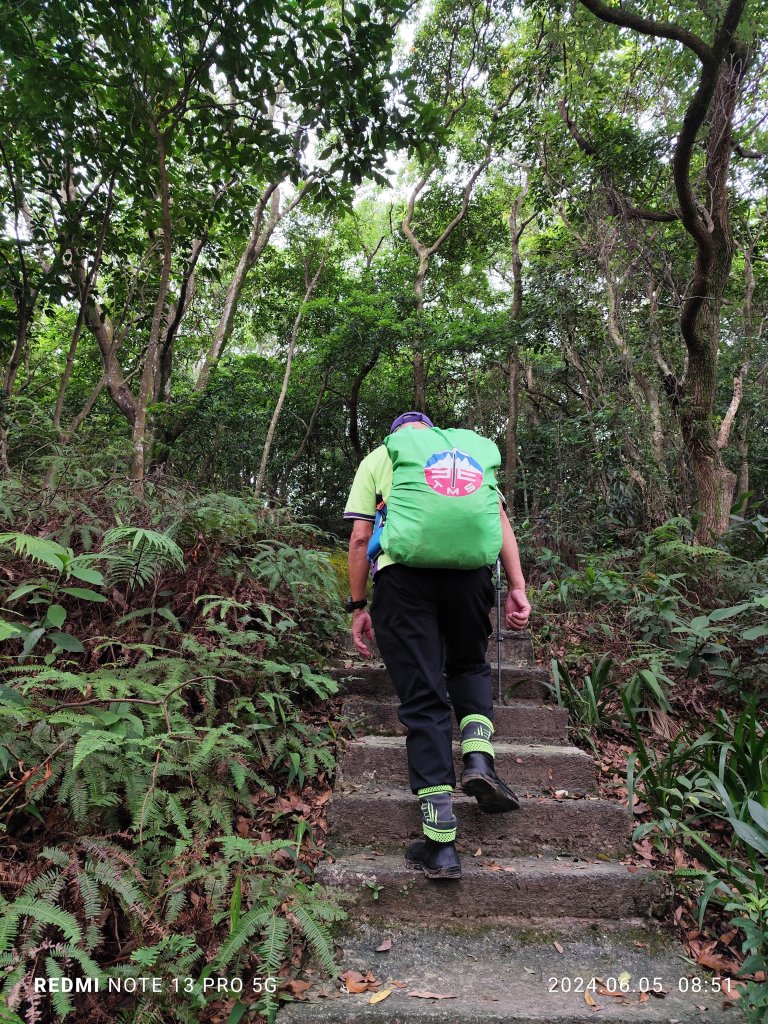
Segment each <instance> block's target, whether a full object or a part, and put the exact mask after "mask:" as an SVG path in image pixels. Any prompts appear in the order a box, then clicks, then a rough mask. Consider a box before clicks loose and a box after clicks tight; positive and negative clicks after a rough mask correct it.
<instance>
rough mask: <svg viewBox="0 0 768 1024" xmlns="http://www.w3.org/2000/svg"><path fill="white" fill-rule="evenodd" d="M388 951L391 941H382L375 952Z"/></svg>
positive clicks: (390, 947)
mask: <svg viewBox="0 0 768 1024" xmlns="http://www.w3.org/2000/svg"><path fill="white" fill-rule="evenodd" d="M388 949H392V939H384V941H383V942H382V944H381V945H380V946H377V947H376V952H377V953H386V952H387V950H388Z"/></svg>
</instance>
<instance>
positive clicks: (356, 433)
mask: <svg viewBox="0 0 768 1024" xmlns="http://www.w3.org/2000/svg"><path fill="white" fill-rule="evenodd" d="M379 355H380V349H379V347H378V345H377V346H376V347H375V348H374V350H373V352H372V353H371V357H370V359H369V360H368V362H367V363H365V365H364V366H362V367H361V368H360V372H359V373H358V375H357V376H356V377H355V379H354V382H353V384H352V390H351V392H350V395H349V440H350V443H351V444H352V450H353V451H354V453H355V458H356V460H357V461H358V462H360V460H361V459H362V457H363V446H362V444H361V443H360V425H359V419H358V413H357V410H358V404H359V401H360V389H361V388H362V386H363V384H364V383H365V378H366V377H367V376H368V374H369V373H370V372H371V370H372V369H373V368H374V366H375V365H376V363H377V361H378V358H379Z"/></svg>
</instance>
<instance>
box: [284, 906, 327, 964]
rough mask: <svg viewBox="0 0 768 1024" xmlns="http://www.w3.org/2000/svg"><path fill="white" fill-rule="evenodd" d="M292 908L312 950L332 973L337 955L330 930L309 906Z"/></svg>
mask: <svg viewBox="0 0 768 1024" xmlns="http://www.w3.org/2000/svg"><path fill="white" fill-rule="evenodd" d="M292 909H293V913H294V914H295V915H296V920H297V921H298V922H299V924H300V925H301V928H302V931H303V932H304V935H305V937H306V939H307V942H308V943H309V945H310V948H311V949H312V952H313V953H314V954H315V956H317V958H318V960H319V961H320V963H321V964H322V965H323V966H324V967H325V968H326V969H327V971H328V973H329V974H332V973H333V972H334V970H335V969H336V957H335V955H334V952H333V939H332V938H331V934H330V932H329V931H328V929H327V928H325V927H324V926H323V925H322V924H320V922H319V921H317V920H316V919H315V917H314V916H313V914H312V913H311V912H310V910H309V909H308V908H307V907H303V906H294V907H293V908H292Z"/></svg>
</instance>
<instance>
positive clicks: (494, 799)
mask: <svg viewBox="0 0 768 1024" xmlns="http://www.w3.org/2000/svg"><path fill="white" fill-rule="evenodd" d="M461 788H462V790H463V791H464V792H465V793H466V794H467V795H468V796H473V797H475V798H476V800H477V802H478V804H479V806H480V810H481V811H485V813H486V814H500V813H502V812H504V811H514V810H516V808H518V807H519V806H520V801H519V800H518V798H517V794H516V793H513V791H512V790H511V789H510V788H509V786H508V785H507V784H506V783H505V782H502V781H501V779H500V778H499V777H498V775H497V774H496V772H495V771H494V770H493V758H492V757H491V756H490V754H485V753H483V752H482V751H473V752H472V753H471V754H465V755H464V771H463V772H462V773H461Z"/></svg>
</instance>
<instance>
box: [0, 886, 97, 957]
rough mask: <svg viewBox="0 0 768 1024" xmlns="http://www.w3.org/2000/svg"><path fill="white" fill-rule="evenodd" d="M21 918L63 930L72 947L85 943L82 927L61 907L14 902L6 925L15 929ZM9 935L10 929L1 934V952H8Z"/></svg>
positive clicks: (18, 900) (7, 915)
mask: <svg viewBox="0 0 768 1024" xmlns="http://www.w3.org/2000/svg"><path fill="white" fill-rule="evenodd" d="M21 917H30V918H32V920H33V921H35V922H36V923H37V924H49V925H55V926H56V927H57V928H61V930H62V931H63V932H64V934H65V935H66V936H67V937H68V939H69V941H70V943H71V944H72V945H78V944H80V943H81V942H82V941H83V935H82V932H81V931H80V925H79V924H78V923H77V921H76V920H75V918H74V917H73V916H72V914H70V913H68V912H67V911H66V910H62V909H61V908H60V907H52V906H51V905H50V904H49V903H44V902H43V901H42V900H35V899H33V900H26V899H21V898H20V899H17V900H14V901H13V903H12V904H11V905H10V907H8V909H7V911H6V925H8V922H13V925H12V926H11V928H13V927H15V924H16V922H17V921H18V919H19V918H21ZM9 934H10V929H8V930H6V929H4V931H3V933H2V934H0V952H6V950H7V948H8V947H7V945H6V943H7V942H8V938H9Z"/></svg>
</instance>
